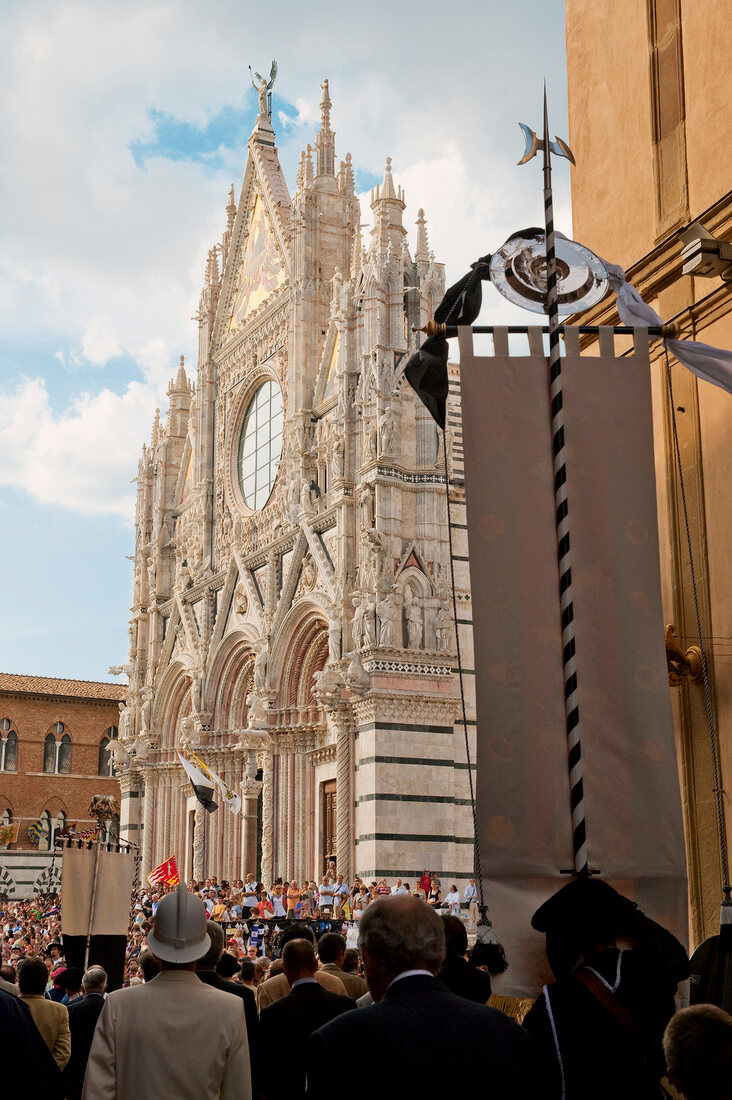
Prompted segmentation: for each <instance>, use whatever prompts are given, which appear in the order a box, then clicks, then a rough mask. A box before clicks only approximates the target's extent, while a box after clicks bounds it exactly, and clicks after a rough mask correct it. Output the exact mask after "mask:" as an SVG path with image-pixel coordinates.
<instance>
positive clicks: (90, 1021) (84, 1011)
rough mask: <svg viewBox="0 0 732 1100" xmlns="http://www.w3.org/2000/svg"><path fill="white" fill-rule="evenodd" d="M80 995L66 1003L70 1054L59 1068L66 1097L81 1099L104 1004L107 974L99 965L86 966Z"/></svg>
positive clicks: (74, 1099)
mask: <svg viewBox="0 0 732 1100" xmlns="http://www.w3.org/2000/svg"><path fill="white" fill-rule="evenodd" d="M81 988H82V992H83V996H82V997H81V999H80V1000H78V1001H75V1002H74V1004H71V1005H69V1030H70V1031H71V1057H70V1058H69V1061H68V1063H67V1065H66V1067H65V1069H64V1071H63V1078H64V1084H65V1086H66V1095H67V1097H68V1100H81V1092H82V1089H83V1087H84V1074H85V1073H86V1064H87V1062H88V1061H89V1051H90V1050H91V1045H92V1041H93V1039H94V1032H95V1030H96V1026H97V1020H98V1019H99V1016H100V1015H101V1011H102V1009H103V1008H104V991H105V990H106V988H107V974H106V971H105V970H103V969H102V967H101V966H90V967H89V969H88V970H87V971H86V973H85V974H84V975H83V976H82V979H81Z"/></svg>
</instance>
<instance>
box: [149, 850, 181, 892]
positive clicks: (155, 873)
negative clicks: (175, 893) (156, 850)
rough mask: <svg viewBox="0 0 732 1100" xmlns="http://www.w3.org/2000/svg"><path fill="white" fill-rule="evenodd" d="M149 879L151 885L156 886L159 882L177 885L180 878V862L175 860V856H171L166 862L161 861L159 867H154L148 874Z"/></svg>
mask: <svg viewBox="0 0 732 1100" xmlns="http://www.w3.org/2000/svg"><path fill="white" fill-rule="evenodd" d="M147 881H148V882H149V883H150V885H151V886H156V885H157V884H158V883H159V882H164V883H165V885H166V886H177V885H178V883H179V882H180V878H179V877H178V864H177V863H176V862H175V856H170V857H169V858H168V859H166V861H165V863H161V864H160V866H159V867H154V868H153V869H152V871H151V872H150V874H149V875H148V876H147Z"/></svg>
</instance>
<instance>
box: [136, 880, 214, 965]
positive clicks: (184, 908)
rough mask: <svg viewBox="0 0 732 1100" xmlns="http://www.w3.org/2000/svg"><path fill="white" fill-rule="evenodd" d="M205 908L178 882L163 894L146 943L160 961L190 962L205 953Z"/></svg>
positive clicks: (206, 942)
mask: <svg viewBox="0 0 732 1100" xmlns="http://www.w3.org/2000/svg"><path fill="white" fill-rule="evenodd" d="M206 923H207V922H206V906H205V905H204V904H203V902H202V901H201V899H200V898H197V897H195V896H194V895H193V894H191V893H189V891H188V889H187V888H186V886H185V883H182V882H181V884H180V885H179V886H178V889H177V890H176V891H175V893H172V894H166V895H165V897H164V898H162V899H161V901H160V904H159V905H158V909H157V913H156V914H155V923H154V924H153V928H152V931H151V932H149V933H148V937H147V944H148V947H149V948H150V950H151V951H152V953H153V955H155V956H156V958H158V959H162V960H163V962H171V963H190V962H195V961H196V959H200V958H201V957H202V956H203V955H205V954H206V952H207V951H208V948H209V944H210V942H211V941H210V940H209V938H208V936H207V934H206Z"/></svg>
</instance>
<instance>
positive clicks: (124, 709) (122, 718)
mask: <svg viewBox="0 0 732 1100" xmlns="http://www.w3.org/2000/svg"><path fill="white" fill-rule="evenodd" d="M134 736H135V719H134V715H133V713H132V709H131V707H128V706H127V705H126V704H125V703H120V705H119V739H120V741H121V742H122V743H123V744H125V745H126V744H128V742H130V741H132V740H133V739H134Z"/></svg>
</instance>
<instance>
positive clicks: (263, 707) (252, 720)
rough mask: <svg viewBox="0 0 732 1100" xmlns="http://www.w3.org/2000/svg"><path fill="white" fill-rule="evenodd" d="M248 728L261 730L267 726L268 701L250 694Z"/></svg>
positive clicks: (248, 698) (247, 699)
mask: <svg viewBox="0 0 732 1100" xmlns="http://www.w3.org/2000/svg"><path fill="white" fill-rule="evenodd" d="M246 704H247V728H248V729H261V728H263V727H264V726H266V725H267V700H266V699H263V698H262V697H261V695H255V694H254V692H250V693H249V695H247V698H246Z"/></svg>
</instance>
